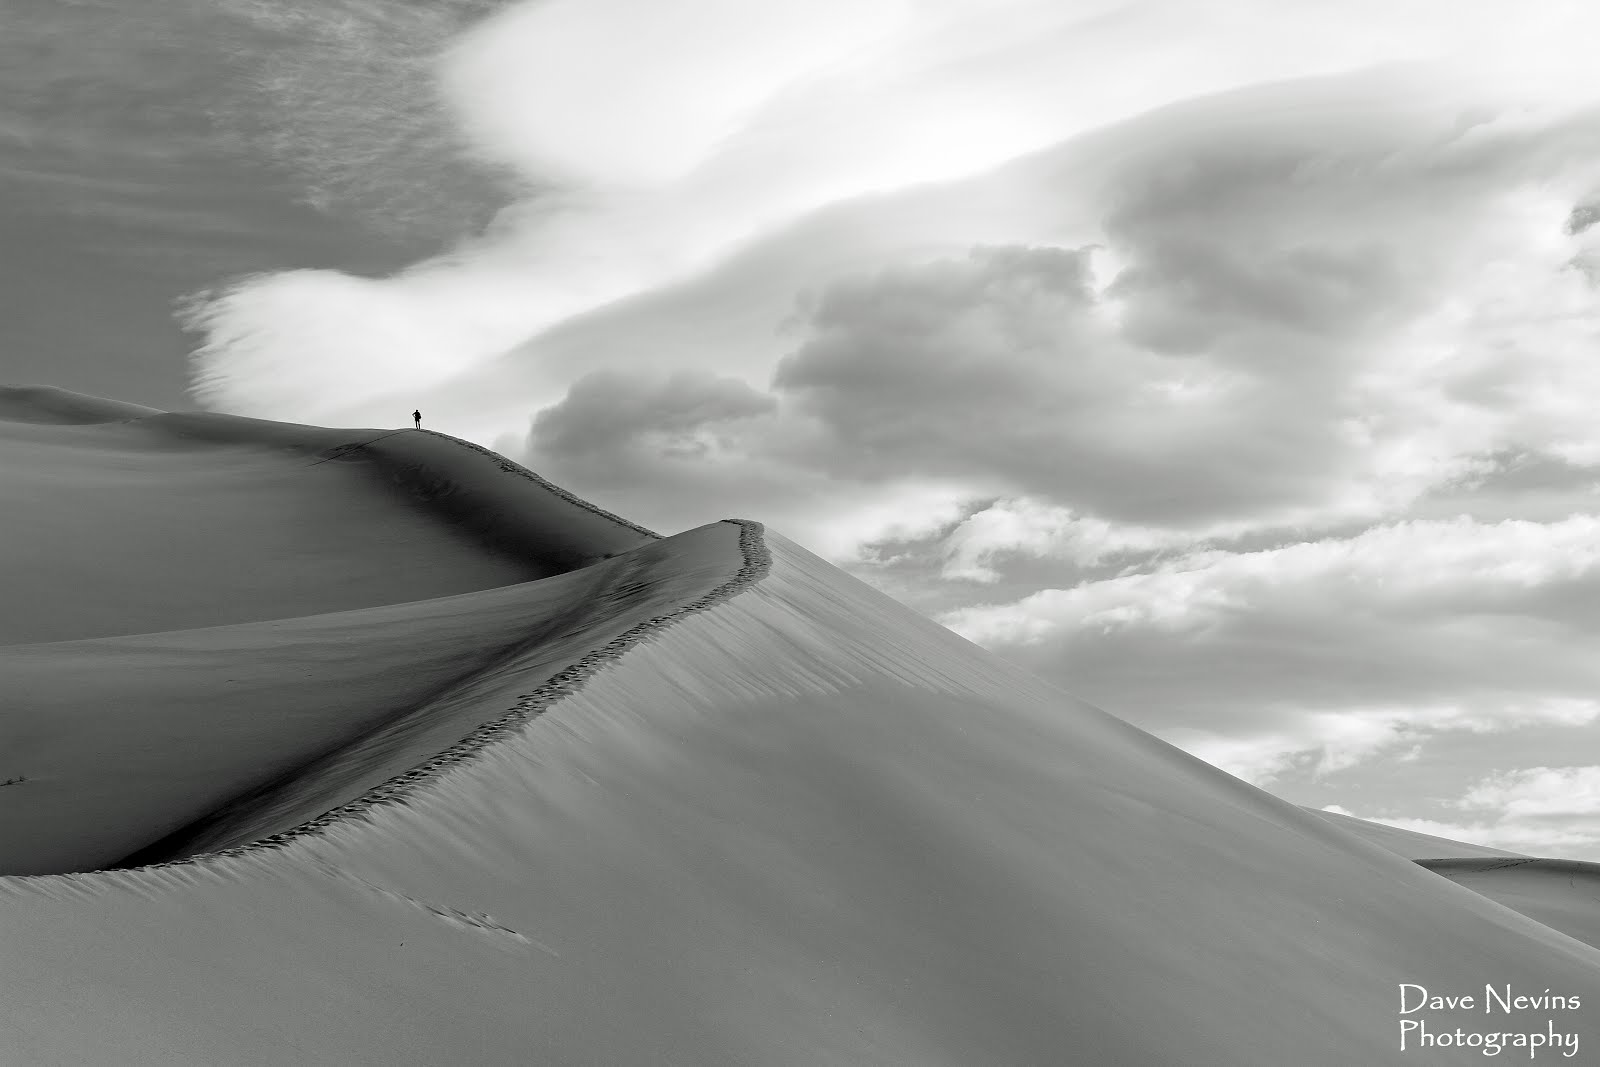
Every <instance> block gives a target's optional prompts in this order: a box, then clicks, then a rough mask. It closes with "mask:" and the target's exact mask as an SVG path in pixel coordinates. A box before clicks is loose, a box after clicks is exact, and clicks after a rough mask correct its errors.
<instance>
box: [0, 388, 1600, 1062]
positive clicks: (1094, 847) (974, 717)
mask: <svg viewBox="0 0 1600 1067" xmlns="http://www.w3.org/2000/svg"><path fill="white" fill-rule="evenodd" d="M0 404H3V406H0V414H3V415H4V417H5V420H6V421H4V422H0V461H3V468H4V470H5V471H6V473H5V474H4V475H3V476H0V477H4V478H5V479H6V481H5V483H4V489H5V491H6V494H7V496H8V497H9V498H11V499H20V497H19V496H18V494H19V493H26V494H27V496H26V500H27V504H28V506H27V507H26V508H25V509H19V508H16V507H13V508H8V509H5V511H4V513H3V516H0V523H3V524H4V528H3V533H4V538H5V540H4V543H5V544H6V545H7V547H8V549H12V550H11V551H8V552H7V553H6V556H5V567H6V571H5V574H6V579H7V581H8V583H12V587H13V588H23V589H25V590H26V592H27V602H28V603H29V604H30V605H31V604H35V603H36V604H38V610H37V617H36V616H35V609H34V608H33V607H31V606H30V607H29V608H27V609H26V610H23V609H20V608H19V607H18V606H17V605H18V604H20V603H22V602H23V601H21V600H19V599H16V598H14V599H13V600H12V601H11V602H10V607H9V608H8V610H7V611H5V612H4V613H0V614H3V617H4V625H5V626H6V627H7V629H6V630H5V632H4V633H5V637H4V640H6V642H7V644H6V646H5V647H3V648H0V680H3V682H4V685H3V686H0V689H3V690H4V691H5V692H6V693H7V699H6V704H5V709H4V712H3V718H0V728H3V729H4V730H5V731H6V740H7V744H5V745H4V746H3V749H0V751H3V752H4V753H5V756H4V758H5V759H6V760H7V761H8V762H7V765H5V766H0V780H4V779H7V778H17V779H20V780H19V781H16V782H14V783H13V784H10V785H7V786H4V787H0V860H3V861H4V862H5V864H6V866H5V868H4V869H5V870H7V871H9V872H10V873H11V874H12V875H13V877H6V878H0V918H3V920H4V921H3V922H0V945H3V948H4V952H5V958H6V959H7V960H8V961H9V963H10V964H11V968H10V970H11V973H12V974H13V976H14V978H13V980H12V982H11V983H9V984H8V986H7V989H6V995H5V997H4V998H3V1001H0V1005H3V1006H0V1015H3V1023H4V1029H3V1034H4V1036H3V1037H0V1049H3V1050H4V1058H5V1059H6V1060H7V1061H9V1062H18V1063H30V1064H33V1063H63V1064H68V1063H70V1064H135V1063H152V1064H157V1063H159V1064H170V1063H195V1064H209V1065H216V1064H288V1063H339V1064H346V1063H351V1064H353V1063H373V1064H380V1063H381V1064H440V1063H454V1062H466V1063H475V1064H527V1063H562V1064H567V1063H570V1064H633V1063H639V1064H644V1063H650V1064H689V1065H697V1067H700V1065H714V1064H796V1065H802V1064H803V1065H813V1064H835V1063H836V1064H878V1063H882V1064H918V1065H924V1064H926V1065H936V1064H951V1065H957V1064H960V1065H970V1064H1046V1063H1050V1064H1054V1063H1073V1064H1130V1065H1161V1064H1203V1065H1219V1067H1220V1065H1230V1067H1231V1065H1263V1067H1267V1065H1271V1067H1283V1065H1306V1067H1316V1065H1340V1067H1345V1065H1353V1064H1362V1065H1377V1064H1415V1063H1426V1064H1433V1063H1466V1062H1478V1061H1479V1058H1480V1057H1481V1055H1482V1053H1481V1050H1478V1049H1456V1048H1423V1049H1418V1048H1416V1047H1415V1043H1414V1039H1413V1044H1412V1046H1411V1047H1410V1048H1408V1049H1407V1050H1405V1051H1402V1049H1401V1044H1400V1036H1401V1035H1400V1021H1401V1020H1400V1017H1399V1016H1398V1015H1397V1007H1398V1002H1397V990H1398V986H1399V984H1400V983H1420V984H1423V985H1426V986H1428V987H1429V988H1430V989H1431V990H1433V991H1435V992H1448V993H1451V994H1459V993H1472V992H1479V993H1481V991H1482V987H1483V985H1484V984H1485V983H1494V984H1495V985H1496V986H1502V985H1506V984H1509V985H1510V986H1512V987H1514V988H1515V990H1516V991H1518V992H1524V993H1529V994H1538V993H1540V992H1541V991H1544V990H1552V991H1555V992H1556V993H1559V994H1563V995H1567V996H1580V997H1584V998H1587V999H1588V1000H1589V1001H1590V1002H1591V1003H1593V1004H1596V1005H1600V950H1597V949H1595V948H1593V947H1591V943H1592V942H1593V937H1592V936H1591V934H1592V932H1593V930H1594V927H1593V923H1592V919H1591V915H1592V909H1593V906H1592V898H1590V897H1588V896H1587V895H1586V894H1588V893H1589V889H1588V882H1587V880H1586V879H1587V878H1588V875H1587V872H1586V870H1585V872H1580V873H1581V874H1582V875H1583V877H1579V876H1578V875H1577V874H1573V873H1571V872H1568V874H1566V875H1559V876H1557V875H1556V874H1555V871H1554V868H1549V867H1548V865H1545V866H1539V865H1536V864H1529V863H1527V862H1525V861H1523V860H1522V859H1521V858H1517V857H1503V856H1484V855H1479V854H1477V853H1473V852H1470V851H1467V850H1466V849H1468V848H1470V846H1466V847H1463V848H1462V849H1459V850H1457V851H1454V852H1449V851H1446V852H1438V853H1436V854H1435V855H1433V856H1431V857H1424V858H1426V859H1428V860H1429V862H1428V863H1427V864H1426V866H1424V865H1422V864H1419V863H1416V862H1412V858H1413V857H1411V856H1410V855H1408V853H1411V852H1414V851H1417V850H1418V849H1419V848H1421V849H1424V850H1425V849H1430V848H1445V847H1447V846H1449V845H1452V844H1454V843H1448V842H1445V843H1442V844H1435V843H1431V842H1427V841H1422V842H1419V841H1417V840H1416V839H1415V837H1417V836H1420V835H1412V836H1409V837H1408V836H1405V835H1403V832H1399V831H1395V832H1393V833H1389V834H1381V833H1375V832H1374V830H1373V829H1372V828H1370V827H1369V826H1367V825H1365V824H1357V825H1352V823H1354V822H1355V821H1354V820H1344V819H1339V818H1337V817H1328V816H1325V815H1323V814H1320V813H1311V812H1308V811H1304V810H1301V809H1299V808H1297V807H1295V806H1293V805H1291V804H1288V803H1285V802H1283V801H1280V800H1278V799H1276V798H1274V797H1272V796H1270V795H1268V794H1267V793H1264V792H1262V791H1260V790H1258V789H1255V788H1254V787H1251V786H1249V785H1247V784H1245V783H1242V782H1240V781H1238V780H1236V779H1233V778H1231V777H1229V776H1228V775H1226V774H1224V773H1222V772H1221V771H1218V770H1216V769H1214V768H1212V767H1209V766H1207V765H1206V764H1203V763H1201V762H1199V761H1198V760H1195V759H1193V758H1191V757H1189V756H1187V755H1185V754H1183V753H1181V752H1179V751H1178V750H1176V749H1173V748H1171V747H1170V746H1168V745H1166V744H1164V743H1162V742H1160V741H1158V740H1156V739H1155V738H1153V737H1151V736H1149V735H1147V734H1144V733H1142V732H1141V731H1139V730H1137V729H1134V728H1133V727H1131V726H1129V725H1127V724H1125V723H1123V722H1121V721H1120V720H1118V719H1116V718H1114V717H1112V716H1110V715H1107V714H1105V713H1103V712H1101V711H1098V710H1096V709H1094V708H1092V707H1090V706H1088V705H1085V704H1083V703H1081V702H1079V701H1076V700H1074V699H1073V698H1071V697H1070V696H1068V695H1066V694H1064V693H1062V692H1060V691H1058V690H1056V689H1053V688H1052V687H1050V686H1048V685H1046V684H1045V683H1043V682H1042V681H1039V680H1037V679H1036V678H1034V677H1032V676H1030V675H1028V674H1026V673H1024V672H1021V671H1019V670H1017V669H1016V668H1013V667H1011V666H1009V665H1007V664H1005V663H1003V662H1001V661H999V660H998V659H996V658H995V657H993V656H991V655H989V654H988V653H986V652H984V651H983V650H981V649H979V648H977V647H976V646H974V645H971V644H969V643H967V642H965V641H963V640H962V639H960V638H958V637H956V636H955V635H954V634H952V633H950V632H949V631H947V630H944V629H943V628H941V627H939V626H937V625H935V624H933V623H932V622H930V621H928V620H926V619H924V618H922V617H921V616H919V615H917V614H916V613H914V612H912V611H910V610H909V609H907V608H905V607H904V606H902V605H900V604H898V603H896V602H894V601H893V600H890V599H889V598H887V597H885V596H883V595H881V594H879V593H877V592H876V591H874V590H873V589H871V588H870V587H868V586H866V585H864V584H862V583H861V582H859V581H856V580H855V579H853V578H851V577H849V576H848V575H846V574H844V573H842V572H841V571H839V570H838V569H836V568H834V567H832V566H831V565H829V564H827V563H826V562H825V561H823V560H821V559H819V558H818V557H816V556H814V555H812V554H810V553H808V552H806V551H805V550H804V549H803V548H801V547H799V546H798V545H795V544H794V543H792V542H790V541H788V540H787V539H785V538H784V537H782V536H781V535H779V534H777V533H775V532H773V531H771V530H766V529H764V528H762V527H761V526H760V525H758V524H756V523H751V522H713V523H710V524H709V525H706V526H702V527H700V528H698V529H694V530H690V531H688V532H686V533H682V534H678V535H676V536H672V537H665V538H661V537H656V536H654V535H652V534H650V533H649V532H648V531H643V530H640V529H638V528H637V527H633V526H632V525H630V524H627V523H626V522H625V521H623V520H620V519H617V518H616V517H614V516H608V515H605V514H604V513H602V512H599V511H598V510H597V509H593V508H590V507H588V506H586V505H584V504H583V503H582V502H581V501H577V500H575V499H574V498H571V497H570V496H568V495H566V494H564V493H562V492H560V491H558V490H555V489H554V488H553V487H549V486H547V485H545V484H543V483H542V482H540V481H539V480H537V479H536V478H535V477H533V476H531V475H528V474H526V473H525V472H521V471H520V470H519V469H517V468H515V466H514V465H511V464H507V463H505V462H504V461H502V460H500V459H499V458H498V457H494V456H493V455H492V454H490V453H485V452H484V451H482V450H481V449H477V448H475V447H473V446H468V445H466V444H464V443H462V442H456V441H453V440H452V439H449V438H444V437H442V436H439V435H430V434H427V433H417V432H415V431H410V430H405V431H400V432H398V433H396V432H393V431H386V430H363V431H343V430H338V431H335V430H317V429H313V428H309V427H288V426H282V425H279V424H272V423H259V422H254V421H252V420H242V419H230V418H228V417H224V416H200V415H164V414H162V415H152V414H132V413H130V412H128V411H127V410H126V409H123V408H120V407H115V406H110V407H106V408H102V409H99V410H100V411H101V412H102V413H103V414H106V415H107V416H108V421H105V422H90V421H83V414H84V412H85V411H90V412H92V411H93V410H94V402H93V401H92V400H88V399H84V398H77V399H72V400H70V402H68V399H67V398H62V397H60V396H59V395H56V396H46V395H42V394H35V395H32V396H30V395H25V394H20V393H8V394H4V395H3V397H0ZM51 409H54V410H63V409H64V410H68V411H71V412H77V413H78V414H77V415H76V416H75V417H74V419H68V418H65V417H58V418H56V419H54V420H53V421H52V420H51V419H48V418H46V417H45V416H44V415H43V414H41V412H42V411H47V410H51ZM19 412H21V414H19ZM30 412H31V414H30ZM75 420H76V421H75ZM129 486H133V487H135V489H133V490H130V489H129V488H128V487H129ZM135 490H136V491H135ZM22 512H25V514H21V513H22ZM94 514H98V515H100V516H101V520H100V521H99V522H98V524H95V523H91V524H90V525H91V526H93V528H92V529H88V530H80V529H79V526H80V524H83V523H85V522H86V521H87V520H88V518H89V516H91V515H94ZM385 532H387V535H386V533H385ZM17 546H20V550H19V549H18V547H17ZM69 586H70V587H71V588H68V587H69ZM57 597H59V599H53V598H57ZM147 601H148V602H147ZM1479 851H1480V852H1481V851H1485V850H1479ZM1450 857H1457V858H1450ZM1474 857H1476V858H1474ZM149 861H159V862H157V863H154V864H149ZM141 864H148V865H141ZM1579 866H1582V867H1585V868H1587V865H1579ZM95 868H102V869H95ZM104 868H117V869H104ZM1430 868H1431V869H1430ZM1564 869H1565V868H1563V870H1564ZM1508 872H1509V873H1508ZM1441 875H1444V877H1441ZM1561 877H1565V878H1568V879H1570V881H1568V882H1567V883H1565V884H1564V885H1557V884H1556V882H1557V881H1558V880H1559V878H1561ZM1579 883H1582V885H1581V886H1580V884H1579ZM1586 900H1587V901H1589V903H1587V904H1586ZM1507 905H1509V906H1507ZM1585 942H1590V943H1585ZM1407 1018H1410V1019H1419V1020H1424V1021H1426V1022H1427V1023H1428V1025H1429V1026H1430V1027H1431V1028H1433V1029H1435V1030H1438V1031H1443V1030H1454V1029H1455V1028H1456V1027H1458V1026H1464V1027H1466V1028H1468V1029H1475V1030H1491V1029H1492V1030H1503V1031H1540V1032H1542V1031H1543V1028H1544V1022H1545V1020H1546V1018H1553V1019H1554V1021H1555V1023H1556V1024H1557V1028H1558V1029H1559V1030H1561V1031H1562V1032H1563V1033H1567V1032H1570V1033H1575V1034H1577V1035H1578V1036H1579V1038H1580V1039H1581V1042H1582V1048H1583V1050H1582V1051H1581V1052H1579V1053H1578V1055H1576V1056H1575V1057H1573V1058H1569V1059H1566V1060H1564V1061H1563V1062H1586V1061H1585V1059H1584V1057H1585V1056H1589V1055H1592V1053H1593V1051H1594V1050H1595V1049H1600V1034H1597V1033H1595V1031H1594V1028H1593V1027H1592V1026H1590V1025H1589V1024H1588V1023H1587V1021H1586V1015H1585V1012H1584V1011H1556V1012H1554V1014H1553V1016H1552V1013H1550V1012H1544V1013H1542V1014H1541V1013H1539V1012H1533V1013H1531V1014H1527V1015H1525V1016H1510V1017H1506V1016H1498V1017H1494V1018H1492V1019H1488V1020H1485V1019H1484V1017H1482V1016H1481V1015H1470V1016H1469V1015H1466V1014H1462V1013H1460V1012H1452V1011H1448V1010H1441V1011H1435V1012H1421V1013H1418V1014H1417V1015H1414V1016H1408V1017H1407ZM1507 1054H1508V1055H1510V1054H1511V1050H1508V1052H1507ZM1525 1055H1526V1050H1521V1051H1520V1052H1519V1053H1518V1058H1520V1057H1521V1056H1525ZM1560 1055H1561V1053H1560V1052H1559V1051H1554V1050H1545V1051H1544V1053H1543V1055H1542V1056H1541V1059H1547V1058H1550V1057H1556V1058H1559V1057H1560Z"/></svg>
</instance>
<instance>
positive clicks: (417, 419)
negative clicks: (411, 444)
mask: <svg viewBox="0 0 1600 1067" xmlns="http://www.w3.org/2000/svg"><path fill="white" fill-rule="evenodd" d="M411 418H412V420H413V421H415V422H416V424H417V429H419V430H420V429H422V412H420V411H413V412H412V413H411Z"/></svg>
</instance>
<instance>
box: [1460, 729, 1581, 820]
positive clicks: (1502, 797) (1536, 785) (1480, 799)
mask: <svg viewBox="0 0 1600 1067" xmlns="http://www.w3.org/2000/svg"><path fill="white" fill-rule="evenodd" d="M1591 718H1592V715H1591ZM1457 804H1458V805H1459V806H1460V807H1463V808H1493V809H1498V810H1499V811H1500V812H1501V813H1502V815H1504V816H1506V817H1511V818H1535V817H1541V816H1557V815H1592V816H1600V767H1594V766H1585V767H1526V768H1523V769H1521V770H1516V771H1506V772H1503V773H1500V774H1496V775H1491V776H1490V777H1488V778H1485V779H1484V780H1483V781H1481V782H1479V783H1478V784H1477V785H1476V786H1474V787H1473V788H1472V789H1470V790H1468V791H1467V793H1466V794H1465V795H1463V796H1462V797H1461V799H1460V800H1459V801H1457Z"/></svg>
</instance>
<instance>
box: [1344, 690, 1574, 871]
mask: <svg viewBox="0 0 1600 1067" xmlns="http://www.w3.org/2000/svg"><path fill="white" fill-rule="evenodd" d="M1592 718H1593V715H1592V713H1591V715H1590V719H1592ZM1443 808H1454V809H1457V810H1460V811H1466V812H1478V813H1487V817H1484V816H1483V815H1480V816H1479V817H1478V818H1477V820H1476V821H1470V822H1467V821H1460V820H1458V819H1452V818H1450V817H1449V815H1448V814H1445V817H1444V818H1416V817H1409V816H1404V815H1397V814H1393V813H1389V814H1381V815H1361V816H1357V817H1358V818H1365V819H1369V820H1371V821H1373V822H1378V823H1383V824H1385V825H1388V826H1397V827H1399V828H1400V829H1403V830H1414V831H1417V832H1419V833H1426V834H1433V835H1435V836H1437V837H1448V838H1452V839H1454V840H1457V841H1469V842H1473V843H1476V844H1485V845H1490V846H1493V847H1497V848H1506V849H1510V850H1512V851H1517V852H1527V853H1531V854H1534V855H1544V856H1561V857H1569V858H1573V859H1588V860H1593V859H1595V858H1596V857H1597V856H1600V767H1596V766H1593V765H1579V766H1566V767H1524V768H1520V769H1517V770H1508V771H1496V772H1494V773H1492V774H1489V775H1486V776H1484V777H1483V778H1481V779H1480V780H1479V781H1477V782H1476V783H1474V784H1473V785H1472V786H1471V787H1469V788H1468V789H1467V790H1466V791H1465V792H1463V793H1462V794H1461V795H1460V796H1458V797H1456V798H1455V799H1454V800H1451V801H1449V802H1447V803H1446V804H1445V805H1442V806H1441V810H1442V809H1443ZM1326 810H1337V811H1338V812H1339V813H1340V814H1344V815H1353V814H1355V813H1354V812H1351V811H1349V810H1348V809H1347V808H1344V807H1342V806H1339V805H1331V806H1329V807H1328V808H1327V809H1326Z"/></svg>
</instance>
